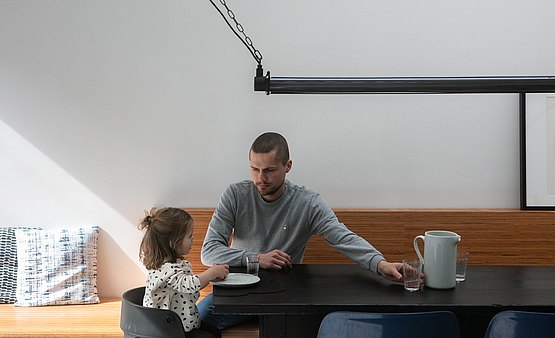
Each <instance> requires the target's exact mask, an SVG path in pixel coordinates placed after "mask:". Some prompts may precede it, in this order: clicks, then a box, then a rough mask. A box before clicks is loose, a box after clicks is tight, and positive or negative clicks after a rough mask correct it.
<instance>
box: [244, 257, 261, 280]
mask: <svg viewBox="0 0 555 338" xmlns="http://www.w3.org/2000/svg"><path fill="white" fill-rule="evenodd" d="M259 266H260V261H259V257H258V255H248V256H247V273H248V274H251V275H255V276H258V269H259Z"/></svg>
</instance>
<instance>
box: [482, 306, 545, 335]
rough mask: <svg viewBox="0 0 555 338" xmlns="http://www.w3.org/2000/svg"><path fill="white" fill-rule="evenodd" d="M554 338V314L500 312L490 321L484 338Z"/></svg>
mask: <svg viewBox="0 0 555 338" xmlns="http://www.w3.org/2000/svg"><path fill="white" fill-rule="evenodd" d="M552 337H555V313H544V312H527V311H502V312H499V313H498V314H496V315H495V316H494V317H493V318H492V319H491V321H490V323H489V326H488V330H487V331H486V335H485V338H552Z"/></svg>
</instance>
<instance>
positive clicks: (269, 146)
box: [249, 132, 289, 164]
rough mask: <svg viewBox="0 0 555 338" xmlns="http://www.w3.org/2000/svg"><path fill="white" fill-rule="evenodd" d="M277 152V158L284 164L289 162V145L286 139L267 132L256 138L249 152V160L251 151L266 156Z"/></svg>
mask: <svg viewBox="0 0 555 338" xmlns="http://www.w3.org/2000/svg"><path fill="white" fill-rule="evenodd" d="M274 149H276V150H277V152H276V158H277V159H278V161H280V162H281V163H283V164H286V163H287V161H289V146H288V145H287V140H285V137H283V136H281V135H280V134H278V133H274V132H267V133H264V134H262V135H260V136H258V137H257V138H256V140H254V142H253V143H252V146H251V149H250V150H249V159H250V155H251V151H252V152H255V153H257V154H261V153H262V154H264V153H269V152H271V151H273V150H274Z"/></svg>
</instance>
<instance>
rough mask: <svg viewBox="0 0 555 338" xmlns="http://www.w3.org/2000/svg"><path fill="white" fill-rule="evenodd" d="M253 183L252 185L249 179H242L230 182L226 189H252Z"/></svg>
mask: <svg viewBox="0 0 555 338" xmlns="http://www.w3.org/2000/svg"><path fill="white" fill-rule="evenodd" d="M253 185H254V183H252V181H251V180H243V181H239V182H235V183H231V184H230V185H229V186H228V187H227V190H232V191H244V190H249V189H252V187H253Z"/></svg>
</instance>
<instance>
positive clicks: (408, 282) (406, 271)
mask: <svg viewBox="0 0 555 338" xmlns="http://www.w3.org/2000/svg"><path fill="white" fill-rule="evenodd" d="M421 274H422V261H421V260H419V259H403V285H404V287H405V290H407V291H418V290H420V286H421V282H422V279H421V277H420V275H421Z"/></svg>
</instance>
